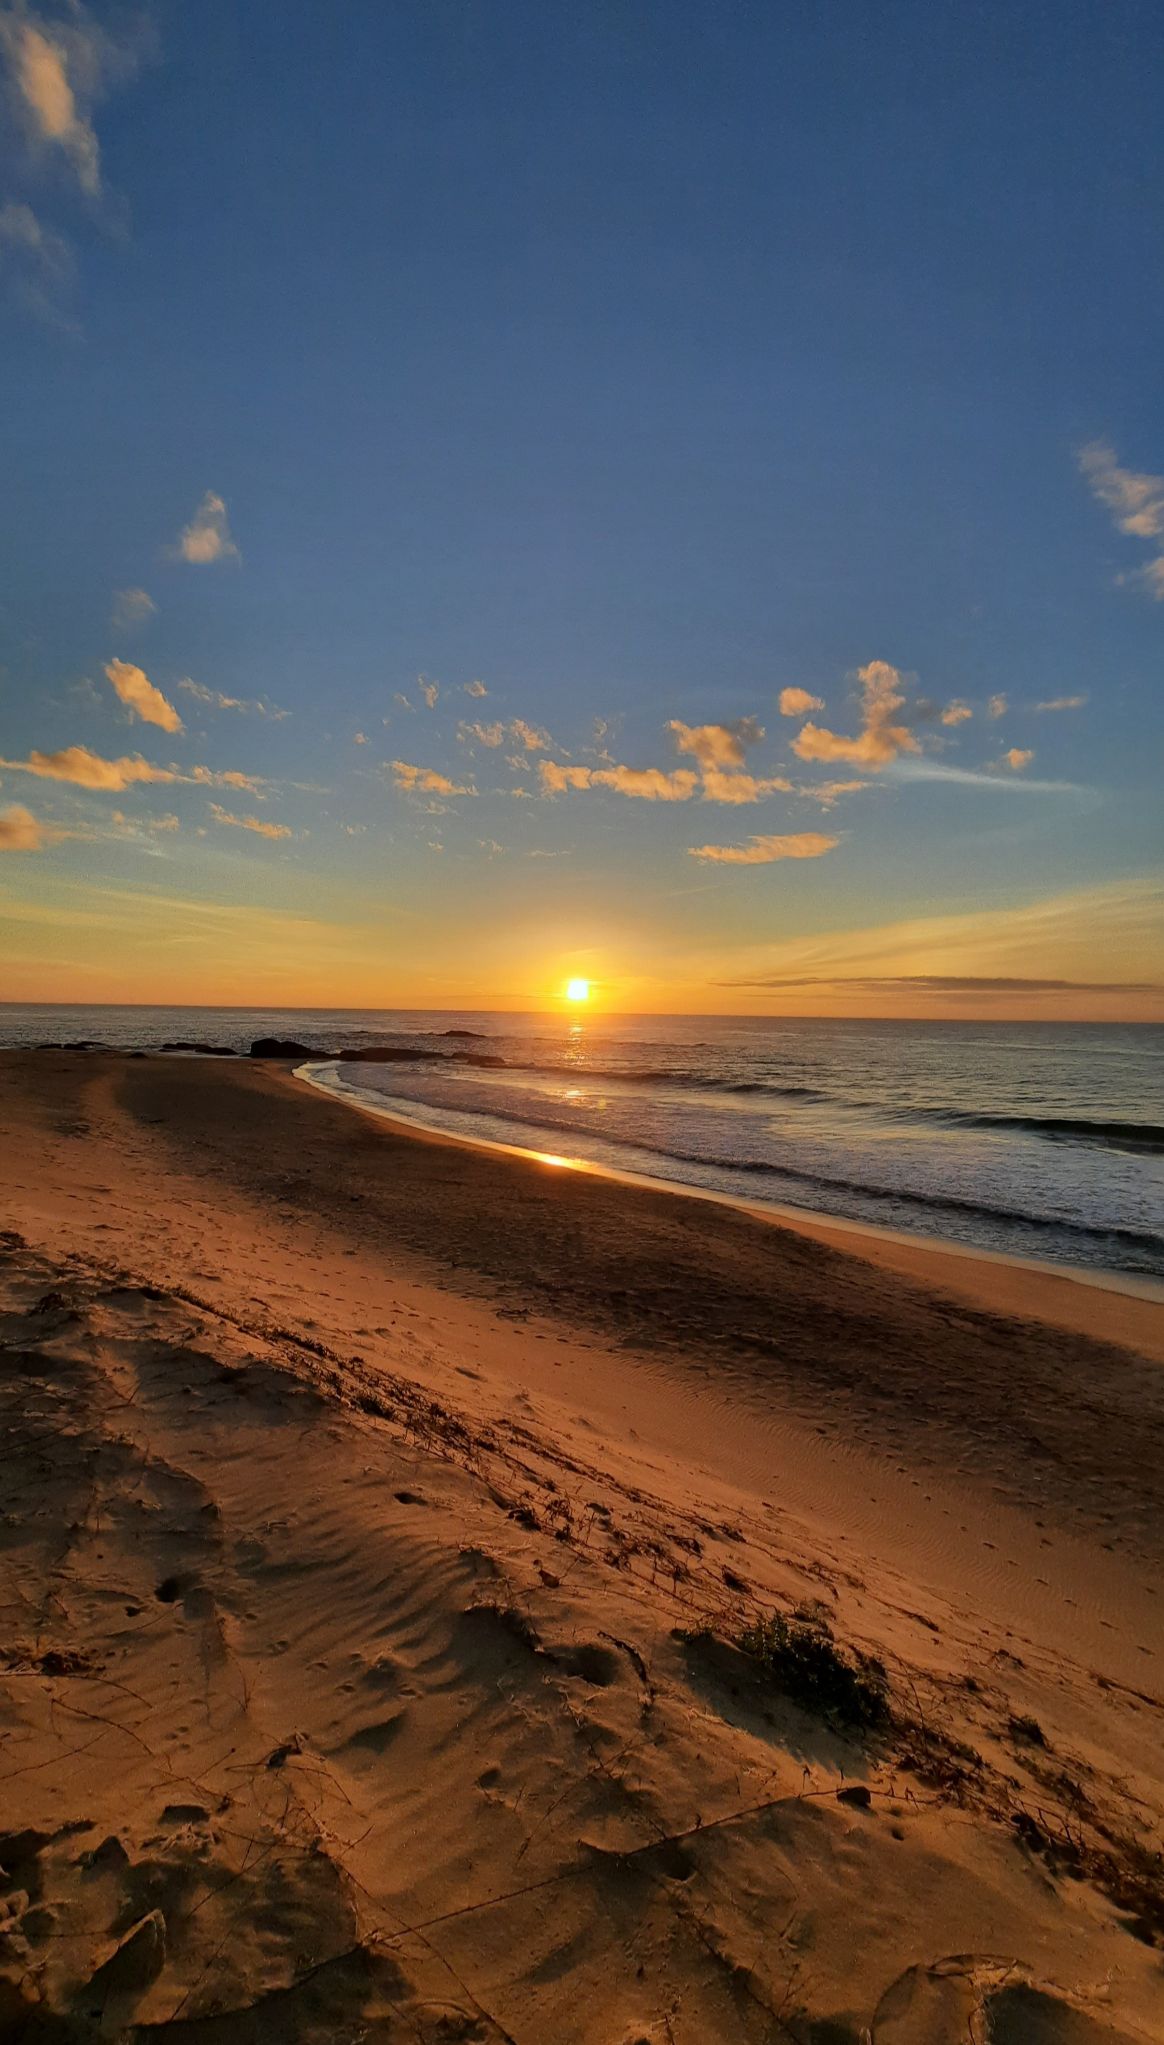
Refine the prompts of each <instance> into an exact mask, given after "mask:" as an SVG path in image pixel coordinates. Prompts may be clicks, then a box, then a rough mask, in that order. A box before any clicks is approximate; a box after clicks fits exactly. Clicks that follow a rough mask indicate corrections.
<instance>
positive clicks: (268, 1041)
mask: <svg viewBox="0 0 1164 2045" xmlns="http://www.w3.org/2000/svg"><path fill="white" fill-rule="evenodd" d="M250 1056H251V1057H252V1058H330V1057H331V1056H332V1053H331V1052H330V1051H318V1050H313V1049H312V1046H311V1045H310V1044H297V1043H296V1041H295V1039H294V1037H256V1038H255V1041H254V1043H253V1044H252V1045H251V1048H250Z"/></svg>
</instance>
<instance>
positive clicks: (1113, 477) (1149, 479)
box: [1079, 440, 1164, 540]
mask: <svg viewBox="0 0 1164 2045" xmlns="http://www.w3.org/2000/svg"><path fill="white" fill-rule="evenodd" d="M1079 466H1080V468H1081V469H1082V471H1083V474H1084V475H1085V476H1086V478H1087V480H1088V482H1089V483H1090V485H1091V489H1092V494H1093V495H1094V496H1095V497H1097V498H1098V499H1099V502H1100V503H1101V504H1102V505H1103V506H1104V507H1105V509H1106V510H1108V511H1110V513H1111V515H1112V517H1113V519H1114V520H1115V523H1116V525H1117V526H1118V527H1119V530H1120V531H1121V532H1122V533H1130V534H1131V535H1132V536H1133V538H1135V539H1138V540H1152V539H1157V538H1158V537H1159V536H1160V534H1161V533H1164V476H1148V475H1137V473H1136V471H1135V470H1134V469H1122V468H1121V467H1120V465H1119V463H1118V462H1117V460H1116V457H1115V449H1114V448H1113V447H1112V446H1111V445H1110V443H1109V442H1108V441H1106V440H1092V441H1089V442H1088V444H1087V446H1086V447H1083V448H1081V449H1080V451H1079Z"/></svg>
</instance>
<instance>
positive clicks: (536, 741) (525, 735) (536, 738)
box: [509, 717, 550, 753]
mask: <svg viewBox="0 0 1164 2045" xmlns="http://www.w3.org/2000/svg"><path fill="white" fill-rule="evenodd" d="M509 729H510V731H511V732H512V734H513V736H514V738H515V739H516V740H517V743H518V745H519V746H524V747H525V750H526V752H527V753H544V752H545V750H546V747H547V746H548V745H549V743H550V736H549V733H548V732H545V731H539V730H538V728H537V726H536V725H535V724H527V723H526V721H525V719H524V717H515V718H514V720H513V722H512V724H511V725H510V727H509Z"/></svg>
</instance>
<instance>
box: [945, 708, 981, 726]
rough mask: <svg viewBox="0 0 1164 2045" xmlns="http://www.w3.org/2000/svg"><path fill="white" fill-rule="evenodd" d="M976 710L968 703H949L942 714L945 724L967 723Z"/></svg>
mask: <svg viewBox="0 0 1164 2045" xmlns="http://www.w3.org/2000/svg"><path fill="white" fill-rule="evenodd" d="M973 715H974V712H973V711H972V710H971V708H970V705H969V704H968V703H947V705H946V708H945V709H944V710H943V712H942V715H941V722H942V723H943V724H965V723H967V721H968V720H969V719H970V718H971V717H973Z"/></svg>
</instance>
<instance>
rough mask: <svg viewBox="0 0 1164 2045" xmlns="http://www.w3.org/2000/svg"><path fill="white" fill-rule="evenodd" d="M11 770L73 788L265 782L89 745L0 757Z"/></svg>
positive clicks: (257, 790) (249, 787) (252, 788)
mask: <svg viewBox="0 0 1164 2045" xmlns="http://www.w3.org/2000/svg"><path fill="white" fill-rule="evenodd" d="M0 767H3V768H6V769H7V771H8V772H9V773H10V774H35V775H36V776H37V777H38V779H40V780H41V781H68V782H70V783H71V784H72V786H73V787H74V788H93V789H104V790H108V791H109V792H111V793H117V792H118V791H120V790H121V789H123V788H132V787H133V786H134V785H135V783H137V782H139V781H162V782H174V781H180V782H185V783H186V784H187V785H188V786H190V787H195V786H198V787H203V788H243V789H246V791H247V793H248V794H249V795H261V793H262V790H263V788H264V786H265V785H266V784H265V783H264V782H263V781H262V780H261V779H260V777H259V776H258V775H255V774H240V773H239V772H238V770H237V769H236V768H233V767H227V768H224V769H222V770H221V771H219V770H217V769H215V768H213V767H192V768H191V769H190V772H189V773H188V774H183V773H182V772H181V770H180V768H178V767H154V766H152V765H151V763H150V762H149V761H148V760H143V759H142V756H141V754H140V753H135V754H134V755H133V756H132V758H130V757H126V756H123V757H122V758H121V759H119V760H105V759H103V758H102V756H101V754H100V753H94V752H90V750H89V747H88V746H62V747H61V750H60V751H59V752H56V753H40V752H36V751H33V752H30V753H29V756H28V758H27V760H0Z"/></svg>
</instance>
